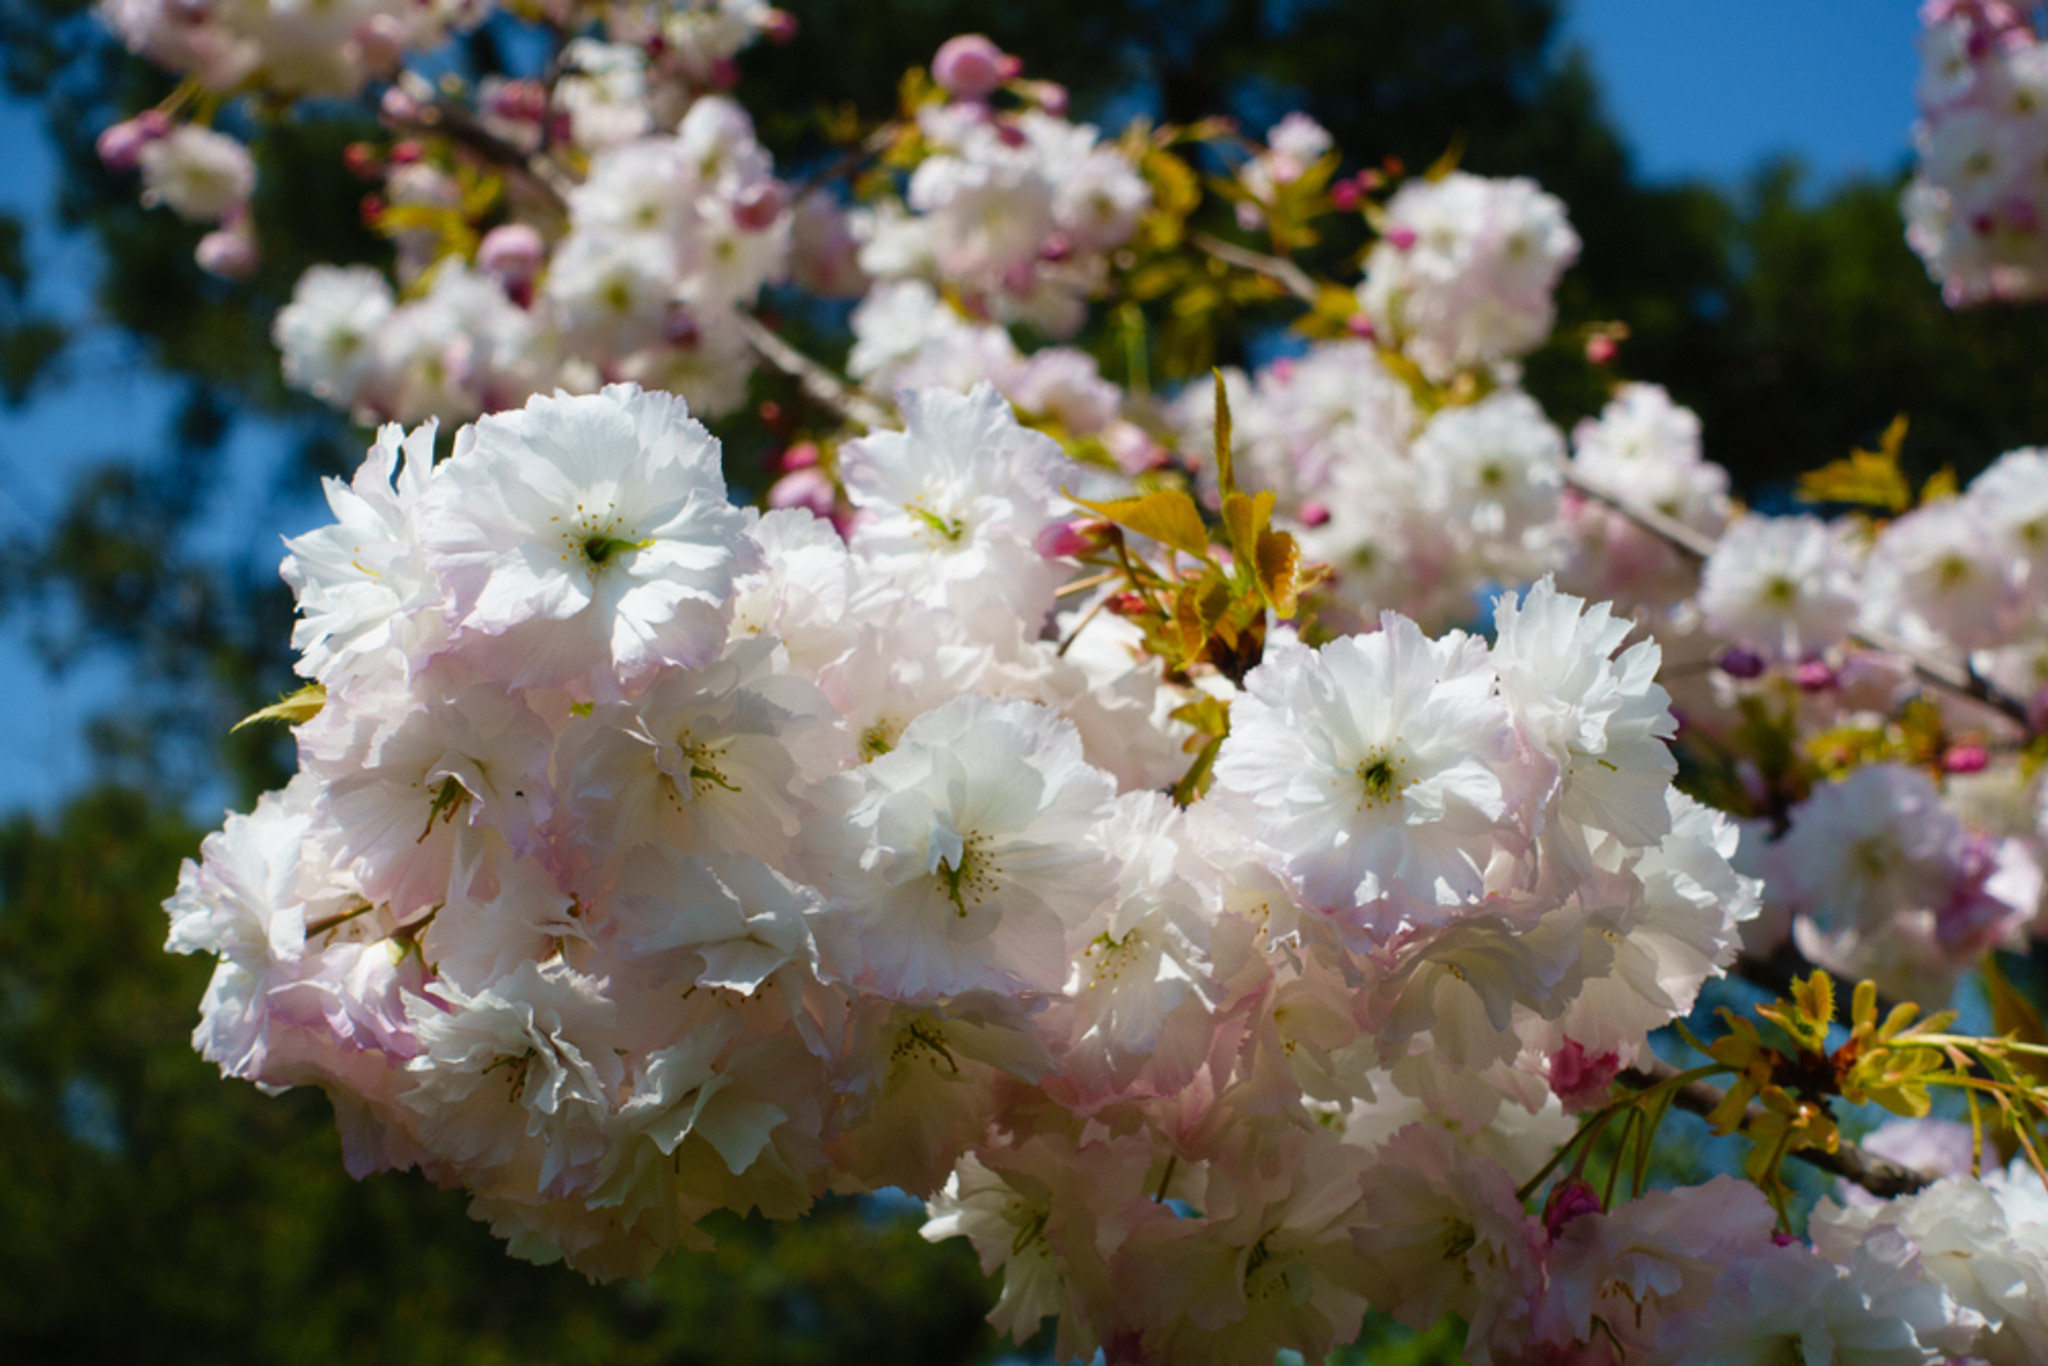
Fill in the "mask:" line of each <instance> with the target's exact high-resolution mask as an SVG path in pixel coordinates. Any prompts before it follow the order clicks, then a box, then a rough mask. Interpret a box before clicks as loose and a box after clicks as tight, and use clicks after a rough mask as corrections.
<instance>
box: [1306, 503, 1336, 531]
mask: <svg viewBox="0 0 2048 1366" xmlns="http://www.w3.org/2000/svg"><path fill="white" fill-rule="evenodd" d="M1329 520H1330V510H1329V509H1328V508H1326V507H1324V506H1323V505H1322V504H1321V503H1318V502H1316V501H1315V500H1314V499H1310V500H1309V501H1308V502H1306V503H1303V504H1302V505H1301V524H1302V525H1303V526H1305V527H1310V528H1314V527H1319V526H1325V525H1327V524H1328V523H1329Z"/></svg>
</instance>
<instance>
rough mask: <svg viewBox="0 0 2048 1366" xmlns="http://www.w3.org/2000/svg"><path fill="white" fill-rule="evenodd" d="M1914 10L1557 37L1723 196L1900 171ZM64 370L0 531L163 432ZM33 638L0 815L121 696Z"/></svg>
mask: <svg viewBox="0 0 2048 1366" xmlns="http://www.w3.org/2000/svg"><path fill="white" fill-rule="evenodd" d="M1385 2H1387V3H1415V2H1416V0H1385ZM1916 10H1917V4H1916V3H1914V0H1568V5H1567V13H1566V20H1565V29H1564V39H1565V41H1566V42H1567V43H1574V42H1575V43H1579V44H1582V45H1584V46H1585V48H1586V49H1587V50H1588V52H1589V53H1590V55H1591V57H1592V60H1593V65H1594V70H1595V72H1596V74H1597V76H1598V78H1599V80H1600V83H1601V86H1602V89H1603V91H1604V94H1605V97H1606V100H1607V104H1608V108H1609V110H1610V111H1611V112H1612V114H1613V115H1614V119H1615V122H1616V123H1617V124H1618V125H1619V126H1620V127H1621V128H1622V129H1623V131H1624V133H1625V135H1626V136H1627V139H1628V141H1629V144H1630V146H1631V148H1632V150H1633V152H1634V154H1635V156H1636V160H1637V165H1638V166H1639V167H1640V168H1641V169H1642V170H1643V172H1644V173H1646V174H1647V175H1649V176H1652V177H1656V178H1664V179H1668V178H1680V177H1687V176H1701V177H1707V178H1710V179H1715V180H1719V181H1723V182H1728V183H1734V182H1737V181H1739V180H1740V178H1741V177H1742V176H1743V175H1744V174H1745V173H1746V172H1748V171H1749V170H1751V169H1753V168H1754V167H1755V166H1756V165H1757V164H1758V163H1759V162H1760V161H1761V160H1763V159H1764V158H1766V157H1768V156H1772V155H1776V154H1780V153H1791V154H1794V155H1797V156H1798V157H1800V158H1801V159H1802V160H1804V161H1805V162H1806V163H1807V165H1808V166H1809V167H1811V168H1812V170H1813V171H1814V172H1815V174H1816V176H1817V177H1818V178H1819V180H1820V181H1821V182H1822V183H1825V182H1828V181H1831V180H1834V179H1837V178H1839V177H1841V176H1843V175H1848V174H1854V173H1857V172H1875V173H1880V174H1882V173H1887V172H1889V171H1890V170H1892V169H1893V168H1894V167H1895V166H1897V165H1899V164H1900V163H1901V162H1902V161H1903V159H1904V158H1905V156H1906V154H1907V148H1908V130H1909V129H1910V127H1911V124H1912V120H1913V99H1912V84H1913V78H1914V74H1915V72H1916V69H1917V60H1916V58H1915V55H1914V52H1913V47H1912V40H1913V35H1914V33H1915V32H1916V31H1917V28H1918V24H1917V20H1916V18H1915V14H1916ZM39 120H40V115H39V112H38V111H37V110H35V109H34V108H32V107H27V106H23V105H20V104H11V103H5V102H0V210H9V211H14V212H18V213H21V214H23V215H25V216H26V217H28V218H30V219H31V221H32V224H33V225H34V232H33V235H32V237H31V241H30V251H31V260H32V262H33V263H34V266H35V268H36V272H37V275H36V281H35V286H34V287H35V290H36V297H37V298H38V299H39V301H41V302H43V303H44V304H45V305H46V306H48V307H51V308H54V309H56V310H57V311H59V312H60V313H61V314H62V315H63V316H65V317H66V318H69V319H72V320H74V321H83V322H88V323H89V321H90V318H91V313H92V304H91V297H92V282H93V280H94V278H95V275H96V269H97V267H96V262H95V260H94V257H93V254H92V252H91V250H90V248H89V247H87V246H86V245H85V244H84V243H81V242H78V241H73V240H67V239H65V238H63V237H62V236H60V235H59V234H57V233H55V232H54V231H53V230H52V228H51V227H50V225H49V223H48V220H47V213H48V208H49V203H50V199H51V193H52V188H53V184H52V177H53V174H54V166H53V162H52V159H51V157H50V154H49V151H48V148H47V145H46V143H45V141H44V139H43V136H42V131H41V126H40V122H39ZM70 374H71V378H70V381H69V382H68V383H67V384H65V385H63V386H62V387H59V388H57V389H55V390H54V391H52V392H50V393H49V394H48V395H47V396H45V397H43V398H41V399H40V400H39V401H38V402H36V403H35V404H34V405H33V406H31V407H30V408H29V409H28V410H26V411H25V412H20V413H9V412H5V411H0V532H7V531H12V530H14V529H16V528H17V527H20V526H35V525H40V524H45V523H47V521H48V520H49V518H50V517H52V516H53V515H54V512H55V510H56V508H57V507H58V506H59V503H60V501H61V497H62V491H63V488H64V485H65V481H66V479H67V478H68V476H69V474H70V473H71V472H72V471H73V470H76V469H78V468H80V467H82V466H83V465H85V464H87V463H89V462H90V461H92V460H93V459H94V458H95V457H98V456H101V455H105V454H108V453H112V452H119V451H121V450H123V449H135V450H148V449H151V447H152V445H153V443H154V442H155V441H156V440H157V438H158V436H159V434H160V433H161V431H162V430H163V424H164V422H165V420H166V418H167V417H168V415H169V413H170V410H171V406H172V401H173V394H172V392H171V390H170V387H169V386H167V385H165V384H163V383H161V382H159V381H156V380H153V379H151V378H150V377H149V376H148V375H147V373H146V372H145V370H144V369H143V367H141V366H140V365H139V364H138V358H137V357H136V356H134V355H132V354H129V353H128V352H127V351H126V350H124V348H123V347H122V346H121V344H120V343H119V342H118V341H117V340H116V339H115V337H114V336H113V335H112V334H111V333H109V332H107V331H105V330H102V331H100V332H98V333H96V334H92V336H91V338H90V340H89V341H88V342H87V343H86V345H85V346H83V347H82V348H81V349H80V351H79V354H78V356H77V357H76V363H75V364H74V365H73V366H72V369H71V372H70ZM268 439H269V438H268V434H266V433H265V432H263V431H262V430H261V429H260V428H245V429H244V430H243V431H242V432H241V434H240V435H239V436H238V438H237V440H236V443H235V447H234V448H233V451H232V454H231V458H230V460H229V462H228V463H229V469H230V471H231V477H230V479H229V480H228V481H227V482H228V487H227V488H225V489H224V490H223V491H222V492H221V493H220V495H219V498H218V502H219V505H220V506H221V507H223V508H227V509H233V510H234V515H233V516H232V517H223V518H222V519H221V524H222V527H223V538H222V539H223V541H224V542H225V541H226V540H228V539H232V538H233V536H235V535H237V534H240V533H244V532H246V533H247V534H249V535H251V536H253V537H257V538H260V539H265V540H269V539H271V538H274V537H276V536H279V535H283V534H290V533H292V532H296V531H298V530H302V529H303V526H302V525H289V524H286V523H284V522H281V521H280V522H277V523H276V524H274V525H264V526H259V527H255V528H250V527H248V522H249V521H250V516H249V511H250V510H251V509H257V508H260V507H261V506H262V499H261V496H260V494H259V493H257V492H256V490H255V489H254V487H253V485H254V479H255V472H256V471H257V470H259V469H260V468H261V466H262V463H263V455H264V449H265V443H266V441H267V440H268ZM236 474H239V475H240V476H241V477H240V478H235V477H232V476H233V475H236ZM237 485H239V486H240V487H237ZM309 492H310V491H309ZM297 515H298V516H300V517H303V516H304V514H303V513H300V514H297ZM258 520H260V518H259V519H258ZM272 543H273V544H274V543H275V542H274V540H273V541H272ZM29 642H30V628H29V624H28V623H27V622H25V621H23V620H20V619H18V618H0V699H4V701H5V705H4V706H0V811H5V810H9V809H13V808H17V807H21V806H29V807H34V808H37V809H42V810H49V809H53V808H54V806H55V805H56V804H57V803H58V802H59V801H61V800H62V799H63V797H64V796H65V795H66V794H67V793H69V792H71V791H74V790H76V789H77V788H78V787H79V786H80V785H82V784H83V783H84V782H85V781H86V780H87V779H88V778H89V776H90V765H89V760H88V756H87V752H86V748H85V745H84V743H83V739H82V727H83V724H84V722H85V720H86V719H87V718H88V717H90V716H91V715H92V714H94V713H95V712H96V711H99V710H101V709H103V708H104V707H105V706H107V705H108V704H109V703H110V702H113V701H116V700H118V697H119V693H120V689H121V686H122V678H121V674H120V672H119V670H118V668H117V667H116V666H115V665H114V664H113V663H112V662H111V661H106V660H98V661H93V660H88V661H86V662H85V663H84V664H83V665H81V666H80V667H79V668H77V669H75V670H73V671H72V672H70V673H69V674H67V675H65V676H64V677H62V678H52V677H50V676H49V675H48V674H47V673H46V672H45V671H44V670H43V669H42V668H41V667H40V665H39V664H38V663H37V662H36V659H35V656H34V654H33V652H32V651H31V649H30V647H29ZM201 814H207V813H203V812H202V813H201Z"/></svg>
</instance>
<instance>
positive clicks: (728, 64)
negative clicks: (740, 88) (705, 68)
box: [711, 57, 740, 90]
mask: <svg viewBox="0 0 2048 1366" xmlns="http://www.w3.org/2000/svg"><path fill="white" fill-rule="evenodd" d="M739 83H740V64H739V63H738V62H737V61H735V60H733V59H732V58H731V57H720V58H718V59H717V60H716V61H714V62H712V63H711V88H712V89H713V90H730V89H732V88H733V87H734V86H736V85H738V84H739Z"/></svg>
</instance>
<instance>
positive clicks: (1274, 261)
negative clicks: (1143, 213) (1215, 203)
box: [1188, 232, 1322, 305]
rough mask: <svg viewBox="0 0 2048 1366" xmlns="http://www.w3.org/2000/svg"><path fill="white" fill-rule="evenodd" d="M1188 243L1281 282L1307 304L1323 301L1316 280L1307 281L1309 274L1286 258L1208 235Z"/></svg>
mask: <svg viewBox="0 0 2048 1366" xmlns="http://www.w3.org/2000/svg"><path fill="white" fill-rule="evenodd" d="M1188 241H1189V242H1191V243H1193V244H1194V246H1195V249H1196V250H1198V251H1202V252H1206V253H1208V254H1209V255H1210V256H1213V257H1215V258H1216V259H1217V260H1219V261H1222V262H1224V263H1225V264H1227V265H1233V266H1239V267H1242V268H1243V269H1245V270H1249V271H1253V272H1256V273H1257V274H1260V275H1263V276H1265V277H1266V278H1267V279H1269V280H1277V281H1279V282H1280V283H1281V284H1282V285H1285V286H1286V287H1287V292H1288V293H1289V294H1292V295H1293V296H1294V297H1295V298H1297V299H1299V300H1301V301H1302V302H1303V303H1305V304H1310V305H1313V304H1315V303H1316V302H1317V301H1318V300H1319V299H1320V298H1321V297H1322V291H1320V290H1318V289H1317V288H1316V282H1315V281H1314V280H1311V279H1309V278H1308V272H1307V271H1305V270H1303V269H1302V268H1301V267H1300V266H1297V265H1296V264H1294V262H1292V261H1289V260H1287V259H1286V258H1284V257H1280V256H1267V255H1265V254H1264V253H1263V252H1256V251H1252V250H1251V249H1250V248H1248V247H1240V246H1235V245H1233V244H1231V243H1229V242H1226V241H1224V240H1223V239H1222V238H1220V237H1211V236H1210V235H1209V234H1208V233H1206V232H1198V233H1195V234H1193V235H1191V236H1190V237H1189V238H1188Z"/></svg>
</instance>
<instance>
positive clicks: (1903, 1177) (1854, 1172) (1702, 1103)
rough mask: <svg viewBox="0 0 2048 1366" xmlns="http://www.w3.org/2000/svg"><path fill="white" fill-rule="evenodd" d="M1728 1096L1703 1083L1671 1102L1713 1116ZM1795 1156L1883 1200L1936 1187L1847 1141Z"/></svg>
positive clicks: (1638, 1075)
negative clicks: (1830, 1150)
mask: <svg viewBox="0 0 2048 1366" xmlns="http://www.w3.org/2000/svg"><path fill="white" fill-rule="evenodd" d="M1677 1075H1678V1073H1677V1072H1676V1070H1674V1069H1673V1068H1672V1067H1671V1066H1670V1065H1669V1064H1668V1063H1663V1062H1652V1063H1651V1064H1650V1065H1649V1066H1647V1067H1640V1068H1636V1067H1632V1068H1630V1069H1628V1070H1627V1071H1625V1072H1623V1073H1622V1074H1621V1075H1620V1076H1619V1077H1618V1078H1616V1080H1618V1081H1620V1082H1621V1084H1622V1085H1624V1086H1629V1087H1634V1088H1637V1089H1642V1088H1645V1087H1650V1086H1655V1085H1656V1084H1657V1083H1658V1082H1660V1081H1668V1080H1669V1079H1670V1078H1672V1077H1675V1076H1677ZM1724 1094H1726V1093H1725V1092H1723V1091H1722V1090H1721V1088H1719V1087H1718V1086H1711V1085H1709V1084H1708V1083H1706V1082H1703V1081H1694V1082H1687V1083H1686V1084H1685V1085H1684V1086H1681V1087H1679V1088H1678V1089H1677V1090H1676V1091H1674V1092H1672V1100H1671V1103H1672V1104H1673V1105H1675V1106H1677V1107H1678V1108H1679V1109H1681V1110H1689V1111H1691V1112H1692V1113H1693V1114H1696V1115H1708V1114H1712V1113H1713V1112H1714V1110H1715V1108H1716V1107H1718V1106H1719V1105H1720V1104H1721V1099H1722V1096H1723V1095H1724ZM1762 1115H1763V1110H1762V1109H1761V1108H1760V1107H1758V1106H1754V1105H1753V1106H1751V1107H1750V1108H1749V1117H1750V1118H1752V1119H1756V1118H1761V1117H1762ZM1792 1156H1794V1157H1796V1158H1798V1159H1799V1160H1800V1161H1802V1162H1804V1163H1806V1164H1807V1165H1808V1166H1811V1167H1817V1168H1819V1169H1820V1170H1821V1171H1824V1172H1827V1173H1828V1174H1829V1175H1831V1176H1839V1177H1841V1178H1842V1179H1843V1180H1844V1181H1849V1182H1853V1183H1854V1184H1856V1185H1858V1186H1861V1187H1862V1188H1863V1189H1864V1190H1867V1191H1869V1192H1870V1193H1871V1194H1872V1195H1875V1196H1877V1197H1878V1198H1879V1199H1881V1200H1893V1199H1897V1198H1898V1197H1899V1196H1902V1195H1912V1194H1914V1193H1915V1192H1918V1191H1923V1190H1926V1189H1927V1188H1928V1187H1929V1186H1931V1185H1933V1184H1934V1182H1935V1178H1934V1177H1932V1176H1929V1175H1927V1173H1925V1172H1921V1171H1915V1170H1914V1169H1913V1168H1911V1167H1904V1166H1900V1165H1899V1164H1898V1163H1896V1162H1893V1161H1890V1160H1889V1159H1887V1158H1882V1157H1879V1156H1877V1155H1876V1154H1875V1153H1867V1152H1865V1151H1863V1149H1861V1148H1859V1147H1857V1146H1856V1145H1855V1144H1853V1143H1850V1142H1848V1141H1846V1140H1844V1141H1843V1142H1842V1143H1841V1144H1840V1146H1838V1147H1837V1148H1836V1149H1835V1151H1833V1152H1824V1151H1823V1150H1821V1149H1819V1148H1801V1149H1799V1150H1798V1151H1797V1152H1795V1153H1793V1154H1792Z"/></svg>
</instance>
